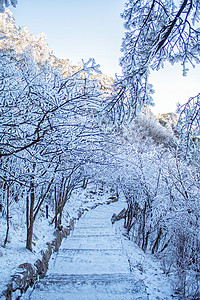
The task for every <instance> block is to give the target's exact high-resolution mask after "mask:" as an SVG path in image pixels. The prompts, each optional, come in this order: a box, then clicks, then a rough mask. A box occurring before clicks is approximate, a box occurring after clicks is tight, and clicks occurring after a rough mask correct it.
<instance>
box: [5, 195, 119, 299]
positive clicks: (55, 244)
mask: <svg viewBox="0 0 200 300" xmlns="http://www.w3.org/2000/svg"><path fill="white" fill-rule="evenodd" d="M116 201H118V199H117V198H116V197H110V199H109V200H108V201H106V202H104V203H96V204H95V205H93V206H92V207H91V208H90V209H88V208H85V209H81V210H80V211H79V214H78V217H77V218H73V219H71V220H70V223H69V225H68V226H67V227H66V228H62V230H58V229H57V230H55V232H54V235H55V239H54V240H53V241H52V242H48V243H47V249H46V250H45V251H43V254H42V258H41V259H37V260H36V262H35V263H34V265H32V264H31V263H28V262H26V263H23V264H20V265H19V267H18V269H17V271H16V273H15V274H14V275H11V280H10V282H9V283H8V284H7V288H6V290H5V291H4V292H3V296H4V297H5V299H6V300H11V299H12V295H13V294H14V293H15V292H16V291H20V293H21V295H22V294H23V293H25V292H26V291H27V289H28V288H29V287H32V286H33V285H34V283H35V282H36V281H37V280H38V279H41V278H44V277H45V275H46V273H47V270H48V265H49V261H50V259H51V256H52V253H54V252H57V251H58V250H59V248H60V245H61V243H62V240H63V238H64V237H65V238H66V237H67V236H69V235H70V233H71V231H73V229H74V225H75V221H76V220H79V219H80V217H81V216H82V215H83V214H84V213H85V212H86V211H88V210H92V209H95V208H96V207H98V206H100V205H104V204H107V205H108V204H111V203H114V202H116ZM16 299H20V296H18V297H17V298H16Z"/></svg>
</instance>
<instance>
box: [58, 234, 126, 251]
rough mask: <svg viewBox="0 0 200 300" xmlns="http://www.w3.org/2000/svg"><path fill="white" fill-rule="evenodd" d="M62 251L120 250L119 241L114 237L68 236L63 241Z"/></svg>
mask: <svg viewBox="0 0 200 300" xmlns="http://www.w3.org/2000/svg"><path fill="white" fill-rule="evenodd" d="M62 249H68V250H69V249H100V250H101V249H102V250H106V249H121V241H120V239H119V238H117V237H116V236H109V237H102V236H98V238H96V237H95V236H79V237H76V236H75V237H73V236H70V237H69V238H67V239H65V240H64V241H63V243H62Z"/></svg>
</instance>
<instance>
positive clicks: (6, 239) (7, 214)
mask: <svg viewBox="0 0 200 300" xmlns="http://www.w3.org/2000/svg"><path fill="white" fill-rule="evenodd" d="M9 219H10V212H9V185H7V201H6V223H7V230H6V237H5V240H4V247H5V246H6V243H7V241H8V234H9V229H10V222H9Z"/></svg>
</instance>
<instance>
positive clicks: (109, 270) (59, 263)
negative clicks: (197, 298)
mask: <svg viewBox="0 0 200 300" xmlns="http://www.w3.org/2000/svg"><path fill="white" fill-rule="evenodd" d="M124 207H125V204H124V203H120V202H116V203H113V204H110V205H102V206H99V207H98V208H96V209H95V210H92V211H90V212H87V213H86V214H85V215H84V216H83V217H82V218H81V219H80V220H79V221H78V223H77V225H76V227H75V230H74V232H73V234H72V235H71V236H70V237H68V238H67V239H65V240H63V242H62V245H61V248H60V250H59V252H58V253H57V254H56V255H55V256H54V257H53V258H52V261H51V264H50V267H49V271H48V274H47V276H46V277H45V278H44V279H42V280H40V281H39V282H38V283H37V284H36V286H35V288H34V289H33V290H32V291H31V292H28V293H27V294H25V295H24V296H23V297H22V299H34V300H39V299H45V300H46V299H47V300H76V299H77V300H112V299H113V300H123V299H124V300H134V299H135V300H136V299H138V300H139V299H141V300H146V299H148V296H147V292H146V287H145V285H144V283H143V281H142V280H139V281H137V280H135V278H134V274H131V273H130V268H129V263H128V257H127V256H126V253H125V250H124V249H123V247H122V243H121V238H120V236H118V235H117V234H116V232H115V227H114V226H112V224H111V221H110V220H111V217H112V214H113V213H119V212H120V210H121V209H123V208H124Z"/></svg>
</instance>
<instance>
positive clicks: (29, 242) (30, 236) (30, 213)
mask: <svg viewBox="0 0 200 300" xmlns="http://www.w3.org/2000/svg"><path fill="white" fill-rule="evenodd" d="M35 168H36V164H35V163H34V164H33V172H34V171H35ZM30 192H31V197H30V203H29V201H28V199H29V198H27V204H30V205H29V206H30V209H29V207H27V211H28V216H29V218H28V220H27V221H28V224H27V225H28V226H27V238H26V248H27V249H28V250H30V251H32V241H33V224H34V213H33V211H34V204H35V188H34V175H32V178H31V187H30Z"/></svg>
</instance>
